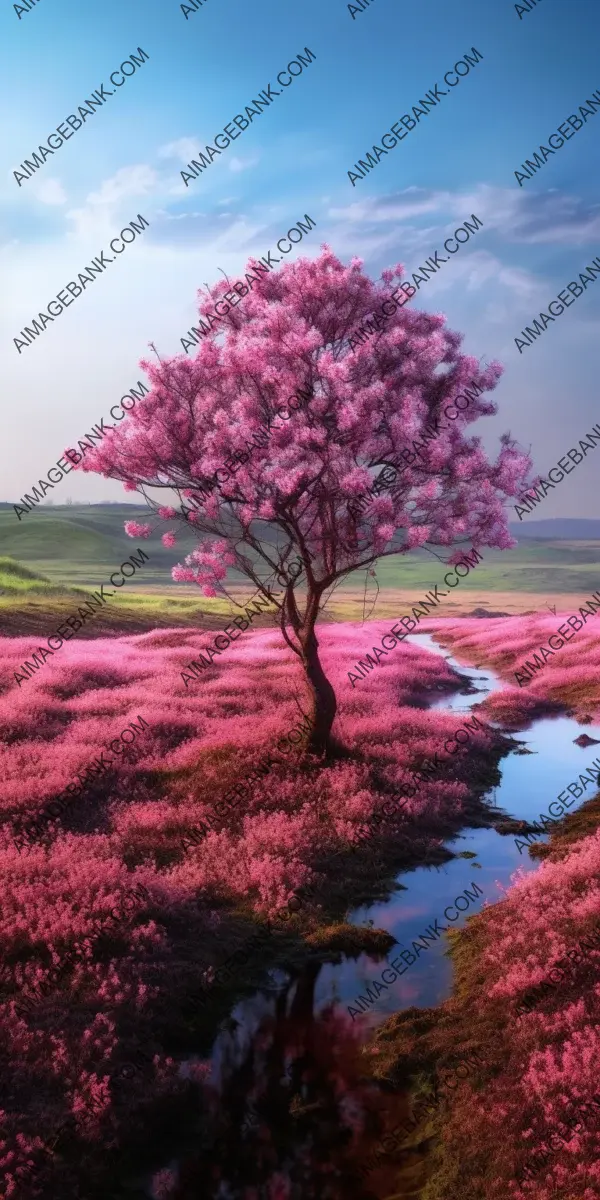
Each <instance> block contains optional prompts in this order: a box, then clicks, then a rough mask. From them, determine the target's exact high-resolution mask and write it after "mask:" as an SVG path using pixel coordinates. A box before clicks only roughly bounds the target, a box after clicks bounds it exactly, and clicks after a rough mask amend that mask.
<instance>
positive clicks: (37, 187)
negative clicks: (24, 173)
mask: <svg viewBox="0 0 600 1200" xmlns="http://www.w3.org/2000/svg"><path fill="white" fill-rule="evenodd" d="M32 191H33V194H34V196H35V198H36V200H39V202H40V204H50V205H61V204H66V203H67V199H68V196H67V193H66V192H65V189H64V187H63V186H62V183H60V181H59V180H58V179H44V180H41V179H40V180H36V181H35V184H34V186H33V188H32Z"/></svg>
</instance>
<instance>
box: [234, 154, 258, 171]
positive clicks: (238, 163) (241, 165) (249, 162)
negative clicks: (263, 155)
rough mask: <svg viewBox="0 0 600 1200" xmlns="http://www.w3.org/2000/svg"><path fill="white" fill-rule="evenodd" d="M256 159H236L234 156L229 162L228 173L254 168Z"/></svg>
mask: <svg viewBox="0 0 600 1200" xmlns="http://www.w3.org/2000/svg"><path fill="white" fill-rule="evenodd" d="M258 161H259V160H258V158H236V157H235V155H234V156H233V158H230V160H229V170H230V171H235V172H238V171H248V170H249V169H250V167H255V166H256V164H257V162H258Z"/></svg>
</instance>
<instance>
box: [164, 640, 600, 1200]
mask: <svg viewBox="0 0 600 1200" xmlns="http://www.w3.org/2000/svg"><path fill="white" fill-rule="evenodd" d="M407 640H409V641H411V642H413V643H414V644H415V645H420V646H421V647H423V648H425V649H428V650H431V651H432V652H434V653H438V654H439V653H442V654H444V657H445V658H446V659H447V661H448V663H449V665H450V666H451V667H454V668H455V669H456V670H457V671H459V672H460V673H461V674H462V675H463V676H466V677H467V678H468V680H469V684H468V685H466V686H465V688H463V689H461V690H460V691H458V692H457V693H455V694H454V695H453V697H452V698H448V696H445V697H444V698H443V699H441V700H438V701H434V702H433V703H432V705H431V707H432V708H434V709H446V710H448V711H450V712H453V713H456V715H457V717H458V718H459V720H457V725H458V724H459V723H460V718H462V717H463V716H464V715H465V714H467V713H468V712H469V711H470V709H471V708H472V707H473V706H474V705H475V704H478V703H480V702H481V701H482V700H483V699H484V698H485V696H487V695H489V694H490V693H491V692H493V691H496V690H499V689H501V688H502V686H503V684H502V681H501V680H500V679H499V678H498V676H497V675H496V674H495V672H493V671H491V670H489V669H487V668H485V669H484V668H476V667H472V666H469V665H466V664H465V663H464V662H460V661H459V660H458V659H455V658H454V657H453V656H452V655H450V654H448V653H446V651H445V650H443V649H442V648H440V647H439V645H438V644H437V643H436V642H435V640H434V638H433V637H432V636H431V635H429V634H418V635H413V636H411V637H409V638H408V639H407ZM471 687H472V688H474V689H476V690H475V691H474V692H473V691H470V690H467V689H470V688H471ZM583 728H585V732H586V733H588V735H589V736H590V737H593V738H596V739H598V740H600V725H586V726H585V727H582V726H581V725H578V724H577V722H576V721H574V720H573V719H571V718H568V717H564V716H552V717H544V718H542V719H540V720H537V721H535V722H533V723H532V725H531V727H530V728H529V729H527V730H526V731H525V732H523V733H515V734H513V736H514V737H515V740H516V741H517V742H518V743H519V745H518V746H517V747H515V750H513V751H511V752H510V753H509V754H508V756H506V757H504V758H503V759H501V760H500V763H499V771H500V772H501V782H500V785H499V786H498V787H496V788H495V789H493V792H492V793H490V794H488V796H487V797H486V798H487V799H488V800H489V802H490V803H491V804H493V805H494V806H495V807H496V808H497V809H498V810H499V812H500V813H501V814H502V815H506V816H510V817H513V818H520V819H528V820H532V821H533V820H536V819H538V818H539V815H540V814H541V813H545V812H547V811H548V805H549V804H550V803H551V802H552V800H554V799H555V798H556V797H557V795H558V793H559V792H561V791H563V790H564V789H565V788H566V787H567V784H569V783H571V782H572V781H573V780H576V778H577V776H578V774H579V772H580V771H584V770H586V769H587V768H588V767H589V766H590V764H591V763H592V761H593V759H594V758H595V757H596V753H597V751H598V747H596V746H589V747H587V748H581V747H580V746H577V745H575V744H574V739H575V738H576V737H578V736H579V735H580V734H581V732H582V730H583ZM521 746H526V748H527V750H528V751H529V752H530V753H528V754H522V753H517V752H516V751H517V750H518V749H519V748H520V747H521ZM591 794H592V792H591V791H588V792H587V795H588V796H589V795H591ZM584 798H585V793H584V796H583V797H581V800H580V801H577V802H576V804H575V805H574V806H573V809H572V810H571V811H574V810H575V809H576V807H577V806H578V804H579V803H580V802H583V800H584ZM538 836H540V835H538ZM446 845H447V847H448V848H449V849H450V850H452V851H454V852H455V853H460V852H461V851H464V850H468V851H472V852H474V853H475V855H476V857H475V858H473V859H463V858H455V859H453V860H451V861H450V862H448V863H446V864H444V865H442V866H439V867H418V868H416V869H414V868H413V869H411V870H409V871H404V872H402V873H401V874H399V875H398V876H397V880H396V882H397V883H398V884H402V885H403V887H404V888H405V889H406V890H401V891H400V890H399V891H397V892H395V893H394V892H392V893H391V895H390V897H389V899H388V900H387V901H385V902H377V903H374V904H371V905H369V906H367V907H362V908H357V909H354V910H351V911H350V912H349V914H348V917H347V919H348V921H349V922H351V923H353V924H355V925H361V924H365V923H367V922H372V923H373V925H374V926H375V927H376V928H383V929H386V930H387V931H388V932H390V933H391V934H393V935H394V937H395V938H396V939H397V941H398V942H399V947H398V948H394V951H393V954H392V955H391V957H395V956H396V955H397V954H398V953H399V949H401V948H403V947H404V946H405V945H409V944H410V941H411V940H412V939H413V938H416V937H418V936H419V933H420V932H421V931H422V930H425V929H426V928H427V926H428V925H429V924H430V923H433V922H434V921H435V919H436V917H437V918H438V919H439V921H440V924H446V923H447V922H446V921H445V920H444V918H443V912H444V908H445V907H446V906H447V905H450V904H452V903H453V901H454V899H455V897H457V896H460V895H461V893H462V892H463V891H464V889H465V888H468V887H470V886H471V884H472V883H473V882H477V883H478V884H479V886H480V887H481V888H482V889H483V893H484V894H483V896H480V897H479V898H478V901H477V902H476V903H475V904H474V905H473V906H472V907H471V908H470V909H469V910H468V912H465V913H464V914H461V916H460V918H459V920H458V921H456V922H455V924H454V925H453V928H460V927H461V925H462V924H464V921H465V920H466V918H467V917H468V916H469V915H471V914H473V913H475V912H477V911H479V910H480V907H481V905H482V904H484V903H494V902H496V901H497V900H499V899H500V898H501V897H502V890H503V889H504V888H508V887H509V886H510V883H511V876H513V875H514V872H515V871H516V870H517V868H521V869H522V870H523V871H525V872H529V871H535V870H536V869H537V867H538V865H539V864H538V861H537V860H533V859H531V858H530V857H529V854H528V853H527V851H526V850H524V851H523V853H522V854H519V851H518V848H517V846H516V844H515V837H514V836H513V835H501V834H499V833H497V832H496V830H495V829H493V828H487V829H481V828H468V827H466V828H463V829H462V830H461V831H460V834H459V835H457V836H456V837H454V838H452V839H451V840H449V841H447V842H446ZM476 864H477V865H476ZM446 950H447V939H446V938H444V937H441V938H440V939H439V940H438V941H437V942H436V943H435V944H433V945H430V946H429V948H428V952H427V953H426V954H424V955H423V956H422V957H420V958H418V959H417V960H416V962H415V963H414V965H411V969H410V971H407V972H406V974H405V975H404V976H403V977H402V978H400V979H397V980H396V981H395V982H394V983H393V984H392V985H390V987H389V988H388V990H387V991H386V992H384V993H382V995H381V996H380V997H379V999H378V1001H377V1003H376V1004H374V1005H373V1007H372V1009H371V1011H370V1012H368V1013H366V1012H365V1013H363V1014H362V1015H361V1017H360V1019H359V1020H357V1021H356V1023H355V1026H356V1030H357V1031H358V1036H359V1038H361V1039H362V1040H363V1041H364V1040H366V1039H367V1038H368V1037H369V1035H370V1033H371V1032H372V1028H373V1026H375V1025H377V1024H378V1023H380V1022H382V1021H384V1020H386V1018H387V1017H388V1016H390V1014H392V1013H393V1012H397V1011H399V1010H402V1009H404V1008H406V1007H408V1006H409V1005H417V1006H421V1007H429V1006H432V1005H436V1004H438V1003H440V1002H441V1001H443V1000H444V999H445V998H447V997H448V995H449V994H450V991H451V987H452V962H451V960H450V958H449V957H448V956H447V955H446V953H445V952H446ZM383 966H384V964H383V962H381V960H374V959H372V958H370V957H369V956H368V955H366V954H362V955H361V956H360V957H359V958H358V959H345V958H344V959H343V961H342V962H341V963H339V964H336V963H326V964H324V965H320V964H316V965H315V967H314V969H312V968H309V969H308V972H304V973H303V974H302V975H301V977H300V979H299V980H293V979H291V977H290V976H289V975H288V973H287V972H285V971H282V970H277V969H274V970H272V971H271V972H270V974H269V980H270V987H269V986H267V985H266V986H265V988H264V989H259V990H258V991H256V992H255V993H254V994H253V995H252V996H250V997H246V998H244V999H243V1000H241V1001H240V1002H239V1003H238V1004H236V1005H235V1007H234V1008H233V1009H232V1012H231V1014H230V1017H229V1020H227V1021H225V1022H223V1023H222V1026H221V1030H220V1032H219V1033H218V1035H217V1037H216V1039H215V1041H214V1044H213V1048H212V1053H211V1056H210V1058H209V1060H207V1062H206V1066H207V1067H208V1065H209V1064H210V1082H211V1084H212V1085H213V1086H214V1087H215V1088H216V1089H217V1092H219V1093H221V1094H222V1096H223V1101H224V1105H225V1107H227V1108H229V1109H231V1108H232V1096H235V1098H236V1100H235V1104H234V1105H233V1107H235V1109H236V1113H237V1115H236V1114H234V1125H235V1123H236V1122H238V1124H237V1130H238V1133H237V1137H238V1141H237V1144H236V1143H235V1142H234V1143H233V1144H232V1143H231V1141H228V1144H227V1147H226V1150H225V1151H222V1153H223V1152H225V1153H226V1154H227V1155H230V1154H231V1153H233V1154H234V1156H235V1157H236V1158H237V1155H238V1147H239V1153H240V1154H241V1165H240V1169H239V1172H237V1171H235V1170H233V1168H232V1169H231V1170H232V1174H231V1175H229V1162H227V1165H226V1167H225V1174H226V1176H228V1182H227V1183H224V1182H223V1181H222V1182H221V1184H220V1185H219V1187H218V1188H217V1190H216V1191H215V1192H214V1193H213V1194H214V1195H215V1196H219V1197H221V1196H223V1197H227V1198H228V1200H229V1198H230V1197H236V1198H237V1197H238V1196H240V1197H241V1196H246V1195H260V1196H261V1197H262V1195H263V1192H262V1191H260V1193H259V1192H256V1193H255V1192H254V1190H252V1191H251V1192H248V1193H247V1192H246V1186H248V1184H249V1182H250V1179H251V1178H252V1171H250V1174H248V1171H249V1168H248V1166H247V1165H246V1160H245V1159H244V1154H245V1153H246V1149H247V1150H248V1151H249V1152H250V1154H255V1153H256V1149H257V1148H258V1147H259V1145H260V1143H259V1142H258V1141H256V1140H254V1139H255V1138H256V1137H258V1136H259V1135H258V1134H256V1132H254V1133H253V1132H252V1131H248V1130H245V1131H244V1132H243V1133H242V1134H241V1136H240V1133H239V1127H240V1125H241V1123H242V1120H241V1118H242V1116H243V1114H245V1113H247V1111H248V1104H247V1101H248V1097H250V1096H253V1097H256V1096H258V1097H259V1101H260V1112H261V1119H262V1121H263V1122H264V1121H266V1120H268V1121H269V1122H270V1123H271V1128H272V1129H273V1130H274V1131H275V1133H274V1137H275V1141H276V1144H277V1152H278V1154H277V1157H278V1159H279V1170H280V1171H281V1173H282V1175H283V1176H284V1177H286V1178H287V1176H288V1170H289V1171H290V1173H291V1175H292V1177H293V1179H294V1181H295V1180H296V1178H297V1175H296V1173H295V1171H296V1158H297V1157H301V1154H302V1153H305V1154H307V1155H308V1157H309V1158H310V1160H311V1167H312V1166H314V1168H315V1171H316V1174H315V1177H314V1180H313V1176H312V1174H311V1176H310V1180H311V1182H310V1187H309V1188H308V1189H307V1190H306V1191H303V1187H305V1185H304V1184H302V1185H301V1186H299V1185H298V1184H297V1183H296V1182H294V1183H293V1184H292V1185H291V1190H290V1191H289V1193H288V1192H287V1191H286V1190H285V1188H284V1190H283V1191H282V1192H281V1193H279V1192H278V1193H277V1195H279V1194H281V1196H284V1195H285V1196H287V1195H289V1196H294V1197H295V1196H296V1195H307V1196H308V1195H312V1194H314V1195H319V1194H321V1193H320V1192H319V1187H322V1186H323V1185H322V1183H320V1182H319V1181H320V1180H321V1175H320V1174H319V1171H321V1170H322V1169H323V1168H322V1162H323V1150H322V1147H321V1143H320V1142H319V1135H320V1134H321V1133H322V1131H323V1129H326V1131H327V1136H329V1137H331V1136H332V1135H331V1128H330V1125H329V1124H328V1120H329V1118H328V1117H327V1118H326V1117H322V1116H321V1113H322V1112H323V1111H326V1112H329V1109H328V1105H329V1104H330V1100H331V1097H330V1094H329V1090H328V1089H329V1080H330V1078H331V1072H332V1062H333V1071H334V1072H335V1071H336V1070H337V1069H338V1066H337V1065H336V1064H339V1071H340V1072H341V1073H342V1074H343V1075H344V1076H345V1085H346V1087H347V1088H348V1090H349V1092H350V1093H351V1092H352V1087H353V1080H355V1079H356V1080H357V1084H359V1083H360V1074H361V1072H360V1068H359V1067H357V1063H356V1061H355V1059H353V1057H352V1051H351V1050H349V1043H348V1041H347V1039H346V1036H345V1034H344V1032H343V1029H344V1026H343V1023H339V1026H338V1027H337V1028H336V1026H335V1014H336V1012H337V1013H340V1012H341V1011H343V1013H344V1015H345V1014H346V1008H347V1006H348V1005H350V1004H352V1002H353V1000H354V999H355V998H356V997H357V996H358V995H360V994H361V992H362V993H364V991H365V988H366V987H368V984H369V981H372V980H373V979H378V978H380V975H381V970H382V968H383ZM332 1014H333V1016H332ZM353 1032H354V1030H353ZM338 1033H339V1039H338ZM299 1047H300V1049H299ZM336 1056H337V1057H336ZM195 1061H196V1062H197V1061H198V1060H195ZM189 1062H190V1060H187V1063H188V1064H189ZM299 1062H301V1064H302V1069H300V1068H299V1067H298V1063H299ZM307 1062H308V1063H309V1064H310V1069H309V1071H308V1076H309V1078H310V1086H309V1084H305V1083H304V1082H303V1080H304V1079H305V1077H306V1074H307V1068H306V1063H307ZM180 1069H181V1072H182V1074H185V1073H186V1072H187V1064H182V1065H181V1068H180ZM302 1072H304V1074H303V1073H302ZM299 1094H300V1095H301V1096H303V1097H309V1098H313V1099H314V1097H315V1096H316V1097H317V1101H318V1102H317V1103H316V1104H314V1105H313V1108H315V1109H316V1116H315V1120H314V1121H313V1127H314V1128H313V1129H311V1132H310V1135H307V1134H306V1132H305V1129H304V1127H302V1126H301V1124H294V1121H293V1120H292V1122H291V1125H290V1118H289V1116H288V1115H286V1117H283V1116H282V1117H281V1123H280V1120H279V1112H280V1109H281V1110H282V1111H283V1109H284V1108H286V1107H287V1104H286V1101H287V1099H288V1097H290V1096H292V1095H295V1096H296V1099H297V1098H298V1095H299ZM225 1097H227V1099H225ZM323 1097H325V1099H324V1098H323ZM250 1108H252V1105H250ZM286 1121H287V1124H286ZM315 1128H316V1129H317V1133H316V1134H315V1131H314V1130H315ZM294 1137H295V1138H296V1142H297V1143H298V1144H300V1145H301V1146H303V1147H304V1150H303V1151H301V1150H298V1149H297V1148H296V1147H295V1146H294ZM334 1141H335V1139H334ZM242 1142H243V1143H244V1146H243V1147H242V1145H241V1143H242ZM246 1143H248V1145H247V1147H246ZM336 1148H337V1144H336ZM342 1153H343V1151H342ZM252 1161H254V1160H252ZM180 1162H181V1160H180ZM290 1162H292V1163H293V1169H292V1167H290V1166H289V1164H290ZM307 1183H308V1180H307ZM315 1184H318V1186H317V1188H316V1191H315V1192H314V1193H313V1192H312V1190H311V1189H312V1188H313V1187H314V1186H315ZM298 1186H299V1190H297V1189H298ZM223 1189H224V1190H223ZM148 1194H150V1193H148ZM190 1194H191V1193H190ZM264 1194H265V1195H269V1197H270V1195H271V1192H270V1191H268V1192H265V1193H264ZM323 1194H326V1193H323ZM336 1194H337V1193H336ZM343 1194H346V1193H345V1192H344V1193H343ZM350 1194H352V1195H354V1193H353V1192H351V1191H349V1192H348V1195H350Z"/></svg>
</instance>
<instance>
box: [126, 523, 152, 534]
mask: <svg viewBox="0 0 600 1200" xmlns="http://www.w3.org/2000/svg"><path fill="white" fill-rule="evenodd" d="M123 528H124V530H125V533H126V534H127V537H130V538H149V537H150V534H151V533H152V526H151V525H140V523H139V521H125V524H124V526H123Z"/></svg>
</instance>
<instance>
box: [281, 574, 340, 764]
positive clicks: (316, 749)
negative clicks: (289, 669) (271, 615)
mask: <svg viewBox="0 0 600 1200" xmlns="http://www.w3.org/2000/svg"><path fill="white" fill-rule="evenodd" d="M322 591H323V589H322V588H321V589H320V590H319V589H318V588H316V587H314V585H313V587H312V588H311V587H310V584H309V594H308V596H307V602H306V609H305V612H304V613H303V614H301V613H300V612H299V610H298V606H297V604H296V598H295V596H294V584H293V583H290V584H289V585H288V587H287V588H286V595H285V599H284V603H283V606H282V619H281V629H282V633H283V635H284V637H285V639H286V641H287V643H288V645H289V646H290V648H291V649H292V650H293V651H294V653H295V654H297V655H298V657H299V658H300V661H301V663H302V666H303V667H304V672H305V676H306V681H307V683H308V689H309V713H308V717H309V720H310V725H311V728H310V733H309V735H308V749H309V750H310V751H311V752H312V753H313V754H320V755H323V754H327V752H328V750H329V749H330V734H331V728H332V725H333V722H334V720H335V714H336V711H337V700H336V695H335V692H334V690H333V687H332V685H331V683H330V682H329V680H328V678H327V676H326V674H325V672H324V670H323V667H322V665H321V660H320V658H319V642H318V639H317V635H316V633H315V624H316V620H317V617H318V615H319V603H320V599H321V594H322ZM286 623H287V624H289V625H290V626H291V628H292V630H293V633H294V640H293V639H292V638H291V637H290V636H289V634H288V633H287V631H286Z"/></svg>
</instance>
